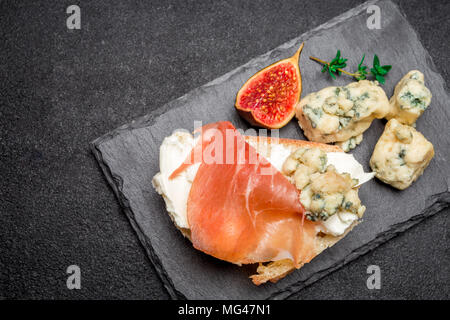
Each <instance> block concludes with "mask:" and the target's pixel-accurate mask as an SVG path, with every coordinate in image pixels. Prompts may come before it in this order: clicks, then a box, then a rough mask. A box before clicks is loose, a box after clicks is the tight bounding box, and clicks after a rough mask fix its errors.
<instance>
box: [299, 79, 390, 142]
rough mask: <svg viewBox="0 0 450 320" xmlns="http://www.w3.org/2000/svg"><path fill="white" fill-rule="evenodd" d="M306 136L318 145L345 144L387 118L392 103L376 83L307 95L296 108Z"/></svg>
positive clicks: (330, 88) (351, 84)
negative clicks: (373, 122)
mask: <svg viewBox="0 0 450 320" xmlns="http://www.w3.org/2000/svg"><path fill="white" fill-rule="evenodd" d="M295 111H296V117H297V119H298V121H299V124H300V127H301V128H302V129H303V131H304V133H305V135H306V137H307V138H308V139H309V140H311V141H316V142H324V143H330V142H343V141H347V140H349V139H351V138H352V137H358V136H359V135H360V134H361V133H363V132H364V131H366V130H367V129H368V128H369V126H370V124H371V123H372V121H373V119H375V118H378V119H380V118H384V117H385V116H386V114H387V112H388V111H389V101H388V98H387V96H386V94H385V92H384V91H383V89H382V88H381V87H380V86H378V83H377V82H373V81H368V80H362V81H358V82H352V83H350V84H349V85H347V86H344V87H328V88H324V89H322V90H320V91H318V92H313V93H310V94H308V95H307V96H306V97H304V98H303V99H301V100H300V102H299V103H298V105H297V106H296V108H295Z"/></svg>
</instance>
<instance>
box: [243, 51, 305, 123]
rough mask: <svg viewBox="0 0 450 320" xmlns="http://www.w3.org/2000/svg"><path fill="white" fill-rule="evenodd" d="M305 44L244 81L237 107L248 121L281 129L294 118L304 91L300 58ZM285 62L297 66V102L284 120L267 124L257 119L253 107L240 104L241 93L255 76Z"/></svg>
mask: <svg viewBox="0 0 450 320" xmlns="http://www.w3.org/2000/svg"><path fill="white" fill-rule="evenodd" d="M303 46H304V43H302V44H301V45H300V47H299V48H298V50H297V51H296V53H295V54H294V55H293V56H292V57H290V58H287V59H283V60H279V61H277V62H275V63H273V64H271V65H269V66H267V67H265V68H264V69H262V70H260V71H258V72H257V73H255V74H254V75H253V76H252V77H251V78H249V79H248V80H247V81H246V82H245V83H244V85H243V86H242V87H241V89H239V92H238V94H237V95H236V102H235V108H236V110H237V111H238V113H239V115H240V116H241V117H242V118H244V119H245V120H246V121H247V122H248V123H250V124H251V125H253V126H256V127H262V128H266V129H280V128H282V127H284V126H285V125H286V124H288V123H289V121H291V120H292V118H293V117H294V115H295V105H296V104H297V103H298V102H299V101H300V96H301V93H302V77H301V73H300V67H299V58H300V53H301V52H302V50H303ZM285 62H289V63H291V64H292V65H293V66H294V67H295V70H296V71H297V72H296V73H297V79H298V80H297V81H298V92H297V97H296V99H295V103H294V105H293V108H292V111H291V112H290V113H289V114H288V113H286V114H285V117H284V119H283V120H282V121H280V122H276V123H273V124H267V123H264V122H262V121H261V120H260V119H257V118H256V117H255V116H254V113H253V110H252V109H247V108H244V107H242V106H240V105H239V101H240V99H241V95H242V93H243V92H244V91H245V89H246V87H247V86H248V85H249V84H250V83H251V82H252V81H253V80H254V79H255V78H257V77H258V76H260V75H261V74H263V73H265V72H268V70H270V69H271V68H273V67H275V66H276V65H278V64H281V63H285Z"/></svg>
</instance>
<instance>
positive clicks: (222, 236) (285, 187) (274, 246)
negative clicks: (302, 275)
mask: <svg viewBox="0 0 450 320" xmlns="http://www.w3.org/2000/svg"><path fill="white" fill-rule="evenodd" d="M200 131H201V132H200V138H199V139H198V141H197V143H196V144H195V146H194V148H193V149H192V151H191V153H190V155H189V156H188V157H187V159H186V160H185V161H184V163H183V164H182V165H181V166H180V167H179V168H177V169H176V170H175V171H174V172H173V173H172V174H171V176H170V179H173V178H175V177H177V176H178V175H179V174H180V173H181V172H183V171H184V170H186V169H187V168H188V167H189V166H190V165H193V164H195V163H197V164H198V163H199V162H200V165H199V168H198V170H197V173H196V175H195V178H194V180H193V182H192V186H191V190H190V192H189V197H188V203H187V218H188V224H189V228H190V230H191V240H192V243H193V245H194V247H195V248H196V249H198V250H201V251H203V252H205V253H207V254H210V255H212V256H214V257H216V258H219V259H222V260H225V261H229V262H232V263H235V264H248V263H258V262H268V261H277V260H282V259H290V260H292V261H293V262H294V265H295V266H296V267H297V268H298V267H300V266H301V265H302V264H303V263H306V262H309V261H310V260H311V259H312V258H313V257H314V256H315V252H314V241H315V240H314V239H315V234H316V232H315V224H314V223H313V222H311V221H309V220H306V219H305V218H304V208H303V207H302V205H301V203H300V200H299V196H300V194H299V191H298V190H297V188H296V187H295V186H294V185H293V184H291V183H290V182H289V180H288V179H287V178H286V177H285V176H283V175H282V174H281V172H279V171H278V170H277V169H276V168H275V167H273V166H272V165H271V164H270V163H269V162H268V161H267V160H266V159H265V158H264V157H262V156H260V155H259V154H258V153H257V151H256V150H255V149H254V148H253V147H251V146H250V145H249V144H248V143H246V142H245V140H244V138H243V137H242V136H241V135H240V133H239V132H238V131H237V130H236V128H234V126H233V125H232V124H231V123H230V122H217V123H213V124H209V125H207V126H204V127H202V128H201V130H200Z"/></svg>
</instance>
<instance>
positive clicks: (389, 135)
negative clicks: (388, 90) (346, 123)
mask: <svg viewBox="0 0 450 320" xmlns="http://www.w3.org/2000/svg"><path fill="white" fill-rule="evenodd" d="M433 156H434V148H433V145H432V144H431V142H429V141H428V140H427V139H426V138H425V137H424V136H423V135H422V134H421V133H420V132H418V131H417V130H416V129H414V128H413V127H410V126H408V125H403V124H401V123H400V122H398V121H397V120H395V119H392V120H389V121H388V123H387V124H386V127H385V129H384V132H383V134H382V135H381V137H380V139H379V140H378V142H377V144H376V146H375V150H374V151H373V154H372V158H371V159H370V167H371V168H372V170H373V171H375V172H376V175H375V176H376V177H377V178H378V179H380V180H381V181H383V182H385V183H387V184H390V185H391V186H393V187H395V188H397V189H400V190H403V189H406V188H408V187H409V186H410V185H411V184H412V183H413V182H414V181H415V180H417V178H418V177H419V176H420V175H422V173H423V170H425V168H426V167H427V166H428V164H429V163H430V161H431V159H432V158H433Z"/></svg>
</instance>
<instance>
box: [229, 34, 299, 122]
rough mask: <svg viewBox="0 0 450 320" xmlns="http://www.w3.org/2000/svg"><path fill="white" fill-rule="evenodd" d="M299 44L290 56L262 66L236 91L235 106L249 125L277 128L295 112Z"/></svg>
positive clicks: (297, 91)
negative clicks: (262, 67)
mask: <svg viewBox="0 0 450 320" xmlns="http://www.w3.org/2000/svg"><path fill="white" fill-rule="evenodd" d="M302 49H303V43H302V44H301V45H300V48H299V49H298V50H297V52H296V53H295V54H294V55H293V56H292V57H290V58H288V59H284V60H280V61H278V62H275V63H274V64H272V65H270V66H268V67H266V68H264V69H262V70H261V71H259V72H258V73H256V74H255V75H254V76H253V77H251V78H250V79H248V80H247V82H246V83H245V84H244V85H243V86H242V88H241V89H240V90H239V92H238V94H237V97H236V104H235V107H236V109H237V110H238V112H239V114H240V115H241V116H242V117H243V118H244V119H246V120H247V121H248V122H249V123H250V124H252V125H255V126H258V127H263V128H268V129H279V128H281V127H283V126H285V125H286V124H287V123H288V122H289V121H290V120H291V119H292V117H294V114H295V105H296V104H297V103H298V101H299V99H300V94H301V92H302V78H301V75H300V68H299V66H298V60H299V58H300V53H301V51H302Z"/></svg>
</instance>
